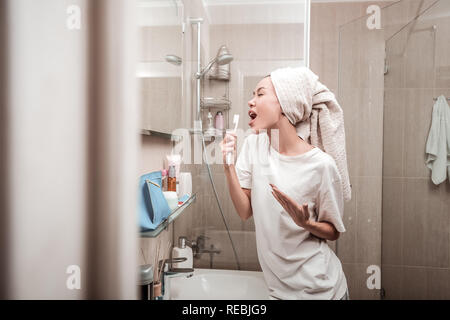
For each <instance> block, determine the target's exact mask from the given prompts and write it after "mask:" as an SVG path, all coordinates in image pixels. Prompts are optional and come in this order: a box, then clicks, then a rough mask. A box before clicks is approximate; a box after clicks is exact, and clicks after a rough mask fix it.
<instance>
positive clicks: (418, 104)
mask: <svg viewBox="0 0 450 320" xmlns="http://www.w3.org/2000/svg"><path fill="white" fill-rule="evenodd" d="M421 12H422V13H421V14H420V15H419V16H418V17H417V19H413V20H412V21H411V22H409V23H408V24H406V25H405V26H404V27H402V28H400V29H399V30H398V31H397V32H396V33H395V34H393V35H392V36H391V37H390V38H388V39H387V40H386V67H385V76H384V80H385V85H384V92H385V94H384V128H383V137H384V138H383V206H382V214H383V215H382V288H383V290H382V293H383V296H384V298H385V299H449V298H450V269H449V268H450V265H449V253H450V242H449V240H450V238H449V230H450V224H449V221H450V215H449V212H450V206H449V205H450V200H449V199H450V187H449V182H448V179H447V181H444V182H443V183H441V184H440V185H434V183H433V182H432V181H431V179H430V170H429V169H428V168H427V167H426V165H425V157H426V154H425V146H426V142H427V139H428V134H429V130H430V126H431V120H432V110H433V105H434V103H435V100H434V99H435V98H436V97H438V96H439V95H445V96H446V97H450V89H449V88H450V77H449V75H450V72H449V71H450V60H449V58H448V56H449V54H448V53H449V50H450V45H449V44H450V32H449V31H450V2H449V1H435V2H434V3H432V4H430V5H428V6H423V7H422V8H421Z"/></svg>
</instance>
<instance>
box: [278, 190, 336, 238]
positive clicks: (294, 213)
mask: <svg viewBox="0 0 450 320" xmlns="http://www.w3.org/2000/svg"><path fill="white" fill-rule="evenodd" d="M269 185H270V186H271V187H272V190H273V191H272V194H273V196H274V197H275V199H277V200H278V202H279V203H280V204H281V205H282V206H283V208H284V209H285V210H286V211H287V213H289V215H290V216H291V217H292V220H294V222H295V223H296V224H297V225H298V226H300V227H302V228H304V229H306V230H308V231H309V232H311V233H312V234H313V235H315V236H316V237H319V238H321V239H326V240H330V241H335V240H337V239H338V238H339V234H340V233H339V232H338V231H337V230H336V228H335V227H334V225H333V224H332V223H330V222H328V221H321V222H317V221H314V220H309V211H308V204H307V203H304V204H303V206H300V205H299V204H297V202H295V201H294V199H292V198H291V197H289V196H288V195H286V194H284V193H283V192H281V191H280V190H279V189H278V188H277V187H276V186H275V185H273V184H271V183H269Z"/></svg>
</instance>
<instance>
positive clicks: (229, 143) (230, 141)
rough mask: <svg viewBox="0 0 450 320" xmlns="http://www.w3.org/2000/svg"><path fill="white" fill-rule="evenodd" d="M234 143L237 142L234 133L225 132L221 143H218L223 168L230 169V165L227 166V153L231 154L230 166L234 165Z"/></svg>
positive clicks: (235, 155)
mask: <svg viewBox="0 0 450 320" xmlns="http://www.w3.org/2000/svg"><path fill="white" fill-rule="evenodd" d="M236 142H237V136H236V133H234V132H227V133H225V137H224V138H223V140H222V142H221V143H220V147H221V149H222V161H223V165H224V167H225V168H228V167H230V165H228V164H227V153H228V152H233V163H232V164H231V165H234V164H235V163H236V159H237V152H236Z"/></svg>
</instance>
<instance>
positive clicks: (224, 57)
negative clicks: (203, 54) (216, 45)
mask: <svg viewBox="0 0 450 320" xmlns="http://www.w3.org/2000/svg"><path fill="white" fill-rule="evenodd" d="M232 60H233V56H232V55H231V54H229V53H223V54H221V55H219V56H217V57H215V58H214V59H213V60H211V61H210V62H209V63H208V65H207V66H206V67H205V68H204V69H203V70H202V72H200V73H197V74H196V76H197V79H200V78H201V77H203V76H204V74H205V73H206V72H208V70H209V69H211V67H212V65H213V64H214V63H217V64H218V65H224V64H228V63H230V62H231V61H232Z"/></svg>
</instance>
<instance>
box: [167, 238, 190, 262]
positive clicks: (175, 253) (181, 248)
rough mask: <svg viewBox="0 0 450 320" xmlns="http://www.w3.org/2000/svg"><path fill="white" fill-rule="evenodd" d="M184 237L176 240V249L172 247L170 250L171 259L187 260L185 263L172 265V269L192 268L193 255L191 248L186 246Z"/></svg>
mask: <svg viewBox="0 0 450 320" xmlns="http://www.w3.org/2000/svg"><path fill="white" fill-rule="evenodd" d="M186 240H187V239H186V237H179V238H178V247H174V248H173V250H172V258H180V257H182V258H187V260H186V261H183V262H178V263H174V264H173V268H192V267H193V255H192V248H191V247H189V246H187V245H186Z"/></svg>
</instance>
